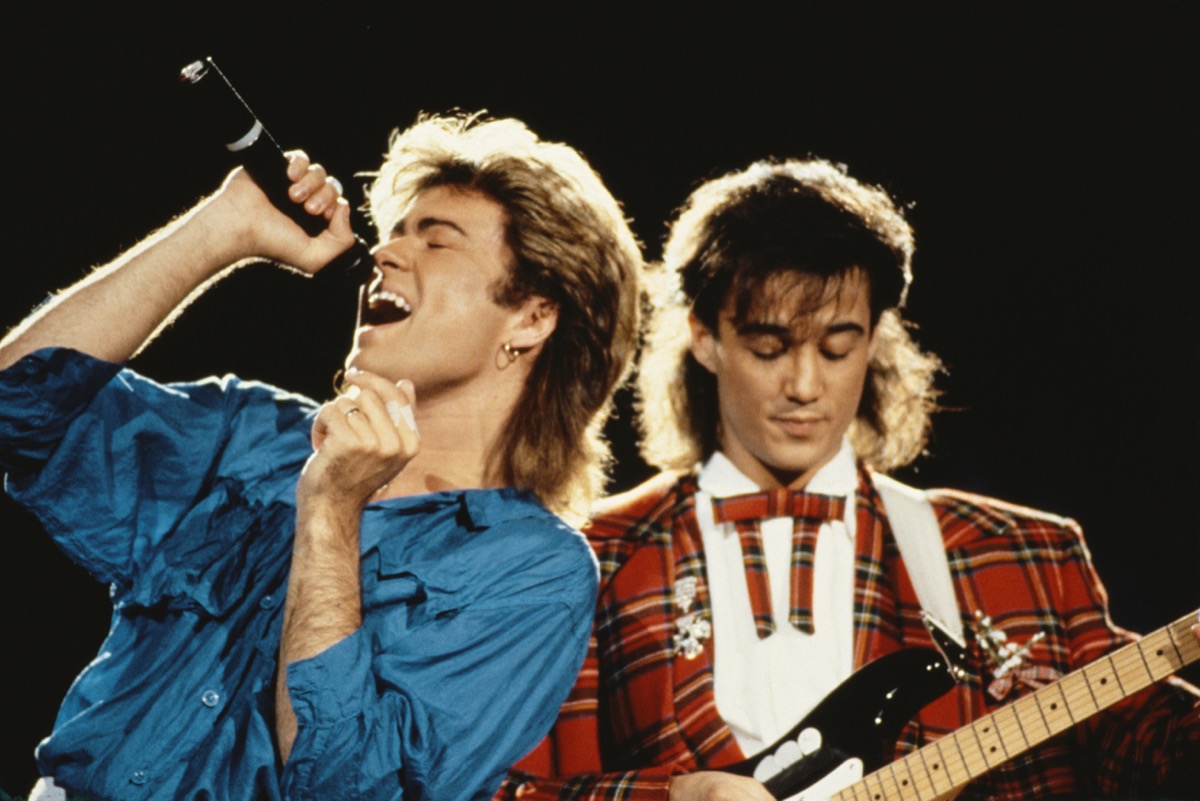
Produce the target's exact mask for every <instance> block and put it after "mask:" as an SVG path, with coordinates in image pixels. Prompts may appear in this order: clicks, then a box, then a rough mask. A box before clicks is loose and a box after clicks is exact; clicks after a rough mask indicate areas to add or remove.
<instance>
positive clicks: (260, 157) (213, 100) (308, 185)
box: [180, 58, 374, 283]
mask: <svg viewBox="0 0 1200 801" xmlns="http://www.w3.org/2000/svg"><path fill="white" fill-rule="evenodd" d="M180 80H181V81H182V82H183V83H184V84H186V85H188V86H189V87H194V89H193V91H194V92H195V95H196V97H197V99H198V100H199V101H200V102H201V104H202V110H201V111H202V114H203V119H204V120H205V122H206V123H207V127H208V128H209V129H210V130H211V131H212V132H213V135H215V136H218V137H220V138H221V139H222V140H223V142H224V143H225V148H226V150H227V151H229V153H230V154H231V155H232V156H233V157H234V158H235V159H236V160H237V161H238V162H240V163H241V165H242V168H243V169H244V170H245V171H246V173H247V174H248V175H249V176H250V177H251V178H252V179H253V180H254V183H255V184H257V185H258V187H259V188H260V189H261V190H262V191H263V193H264V194H265V195H266V196H267V199H268V200H270V201H271V203H272V205H274V206H275V208H277V209H278V210H279V211H281V212H283V213H284V214H286V215H287V216H288V217H290V218H291V219H292V220H293V221H294V222H295V223H296V224H297V225H299V226H300V227H301V228H302V229H303V230H304V231H305V232H306V233H307V234H308V235H309V236H311V237H316V236H319V235H320V234H321V232H322V231H324V230H325V227H326V225H327V224H328V221H329V218H330V216H331V215H332V208H330V207H329V199H330V193H329V192H328V191H323V190H324V189H325V187H323V186H322V185H323V184H324V181H325V175H324V172H323V171H321V170H309V164H308V161H307V158H306V157H304V156H302V155H301V156H299V159H300V161H298V160H291V161H289V158H288V155H287V154H285V153H284V151H283V149H282V148H281V147H280V146H279V144H278V142H277V141H276V140H275V138H274V137H273V136H271V134H270V132H269V131H267V129H266V126H264V125H263V124H262V121H261V120H259V119H258V117H257V116H256V115H255V114H254V112H253V111H251V109H250V107H249V105H247V104H246V102H245V100H244V99H243V98H242V96H241V95H240V94H239V93H238V92H237V90H236V89H234V88H233V85H232V84H231V83H230V82H229V80H228V78H226V77H225V74H224V73H222V72H221V70H220V68H218V67H217V65H216V63H215V62H214V61H213V60H212V59H211V58H207V59H204V60H202V61H195V62H192V63H191V64H188V65H187V66H186V67H184V68H183V69H182V70H181V71H180ZM301 163H302V166H301ZM306 171H307V172H309V173H310V174H307V175H306V174H305V172H306ZM314 176H317V177H316V178H314ZM329 180H330V181H331V182H332V184H331V186H330V187H329V188H332V189H333V197H334V199H336V196H337V195H340V193H341V185H340V184H338V183H337V182H336V179H332V178H330V179H329ZM293 181H297V182H298V183H296V184H295V185H294V186H293ZM318 184H322V185H318ZM289 191H290V192H291V193H289ZM297 201H303V202H304V203H306V204H309V205H307V206H305V205H301V203H299V202H297ZM373 265H374V260H373V259H372V258H371V255H370V249H369V248H368V246H367V244H366V242H364V241H363V240H362V239H361V238H360V237H358V236H355V241H354V244H353V245H351V247H350V248H349V249H348V250H347V251H346V252H345V253H343V254H342V255H341V256H339V257H337V258H336V259H334V260H333V261H332V262H330V263H329V264H327V265H325V266H324V267H323V268H321V270H320V271H319V272H317V273H316V275H317V277H318V278H319V279H321V280H325V281H328V280H331V279H332V280H340V281H346V282H353V283H361V282H363V281H364V280H366V277H367V276H368V275H369V273H370V271H371V268H372V267H373Z"/></svg>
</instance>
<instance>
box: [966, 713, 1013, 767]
mask: <svg viewBox="0 0 1200 801" xmlns="http://www.w3.org/2000/svg"><path fill="white" fill-rule="evenodd" d="M994 719H995V715H987V716H985V717H982V718H980V719H979V720H977V721H976V722H975V725H973V726H972V727H971V728H972V729H974V730H975V737H976V738H977V739H978V740H979V749H980V750H981V751H982V752H983V758H984V760H986V761H987V766H988V767H989V768H994V767H996V766H997V765H999V764H1000V763H1001V762H1005V761H1007V760H1008V754H1007V753H1006V752H1005V751H1004V743H1003V742H1002V741H1001V740H1000V738H999V737H998V736H997V734H996V726H995V720H994ZM997 746H999V747H997Z"/></svg>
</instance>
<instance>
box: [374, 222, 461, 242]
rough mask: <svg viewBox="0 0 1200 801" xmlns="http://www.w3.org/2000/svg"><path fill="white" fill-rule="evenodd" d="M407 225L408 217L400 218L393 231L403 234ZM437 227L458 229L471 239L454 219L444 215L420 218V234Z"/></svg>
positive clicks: (418, 225)
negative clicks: (443, 216)
mask: <svg viewBox="0 0 1200 801" xmlns="http://www.w3.org/2000/svg"><path fill="white" fill-rule="evenodd" d="M407 225H408V218H404V219H402V220H400V222H398V223H396V226H395V227H394V228H393V229H392V232H393V233H396V234H403V233H404V229H405V227H406V226H407ZM437 227H445V228H449V229H450V230H452V231H457V232H458V233H459V234H461V235H463V236H465V237H467V238H468V239H470V235H469V234H468V233H467V232H466V231H465V230H463V228H462V226H460V225H459V224H458V223H456V222H454V221H453V220H447V219H444V218H442V217H422V218H421V219H420V220H418V221H417V233H419V234H423V233H425V232H426V231H428V230H429V229H430V228H437Z"/></svg>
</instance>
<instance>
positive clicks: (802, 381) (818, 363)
mask: <svg viewBox="0 0 1200 801" xmlns="http://www.w3.org/2000/svg"><path fill="white" fill-rule="evenodd" d="M824 368H825V365H824V362H823V361H822V358H821V354H820V353H818V352H817V348H816V347H814V346H811V345H805V346H803V347H799V348H796V350H795V351H794V352H793V353H792V354H791V358H790V359H789V360H788V364H787V367H786V372H785V375H784V387H783V391H784V393H785V394H786V395H787V397H788V398H789V399H790V400H792V401H795V402H796V403H812V402H813V401H815V400H817V399H819V398H820V397H821V395H822V393H823V392H824V391H825V369H824Z"/></svg>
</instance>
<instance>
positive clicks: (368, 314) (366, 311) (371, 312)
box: [361, 288, 412, 325]
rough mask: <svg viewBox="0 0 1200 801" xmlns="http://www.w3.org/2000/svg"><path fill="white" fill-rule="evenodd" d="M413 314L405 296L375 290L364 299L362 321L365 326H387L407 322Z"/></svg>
mask: <svg viewBox="0 0 1200 801" xmlns="http://www.w3.org/2000/svg"><path fill="white" fill-rule="evenodd" d="M411 314H412V306H411V305H409V302H408V299H407V298H405V297H404V296H403V295H397V294H396V293H395V292H389V291H387V290H382V289H377V288H374V289H372V290H371V291H370V292H367V293H366V297H365V298H364V299H363V304H362V318H361V320H362V323H363V324H364V325H387V324H388V323H398V322H400V321H401V320H407V319H408V317H409V315H411Z"/></svg>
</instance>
